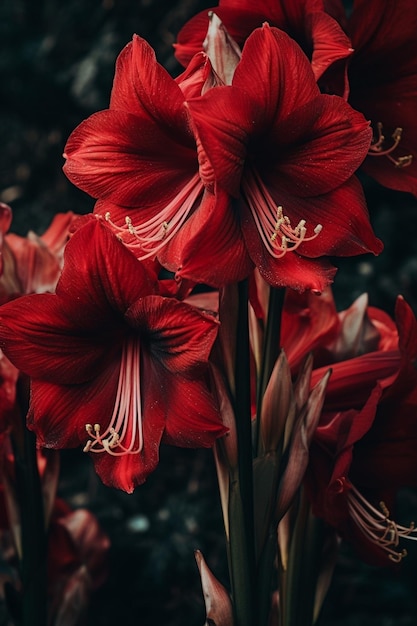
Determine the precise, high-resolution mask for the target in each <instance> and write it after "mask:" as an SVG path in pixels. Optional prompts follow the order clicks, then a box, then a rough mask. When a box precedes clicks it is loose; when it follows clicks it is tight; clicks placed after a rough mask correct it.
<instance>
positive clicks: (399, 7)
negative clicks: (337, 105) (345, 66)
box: [335, 0, 417, 195]
mask: <svg viewBox="0 0 417 626" xmlns="http://www.w3.org/2000/svg"><path fill="white" fill-rule="evenodd" d="M335 4H337V5H339V12H341V11H343V7H342V3H341V2H340V1H339V0H337V2H336V3H335ZM346 29H347V32H348V34H349V36H350V37H351V40H352V46H353V48H354V54H353V55H352V57H351V59H350V64H349V72H348V77H349V84H350V95H349V102H350V103H351V104H352V106H353V107H354V108H355V109H357V110H358V111H361V112H362V113H363V114H364V115H365V117H366V118H367V119H370V120H371V121H372V126H373V129H374V139H373V142H372V145H371V149H370V151H369V156H368V158H367V159H366V160H365V162H364V165H363V168H364V170H365V171H366V172H367V173H368V174H370V175H371V176H373V177H374V178H375V179H376V180H377V181H378V182H379V183H381V184H382V185H385V186H386V187H390V188H392V189H398V190H401V191H409V192H411V193H413V194H414V195H417V121H416V115H415V111H416V107H417V38H416V36H415V34H416V31H417V8H416V5H415V2H413V0H398V1H397V2H390V0H355V2H354V5H353V11H352V14H351V16H350V18H349V20H348V21H347V25H346Z"/></svg>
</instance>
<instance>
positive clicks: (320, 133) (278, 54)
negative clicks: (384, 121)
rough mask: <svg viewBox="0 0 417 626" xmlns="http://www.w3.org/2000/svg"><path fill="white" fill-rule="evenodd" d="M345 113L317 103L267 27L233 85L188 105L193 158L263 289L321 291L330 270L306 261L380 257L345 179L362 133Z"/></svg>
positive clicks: (336, 103)
mask: <svg viewBox="0 0 417 626" xmlns="http://www.w3.org/2000/svg"><path fill="white" fill-rule="evenodd" d="M213 65H214V66H216V65H221V64H220V63H218V62H217V58H216V59H214V62H213ZM261 103H262V106H261ZM345 106H346V103H345V102H344V101H343V100H342V99H341V98H337V97H334V96H326V95H322V94H320V92H319V89H318V87H317V85H316V82H315V80H314V76H313V74H312V72H311V68H310V66H309V64H308V62H307V59H306V58H305V56H304V55H303V54H302V52H301V51H300V49H299V48H298V46H296V45H295V44H294V42H293V41H292V40H291V39H290V38H289V37H288V36H287V35H286V34H285V33H283V32H281V31H279V30H277V29H271V28H269V27H268V26H264V27H263V28H262V29H258V30H256V31H254V32H253V33H252V35H251V36H250V37H249V38H248V40H247V42H246V44H245V47H244V49H243V53H242V58H241V60H240V62H239V63H238V64H237V66H236V70H235V72H234V75H233V79H232V84H231V85H227V86H222V87H216V88H215V89H210V90H208V91H207V92H206V93H205V94H204V95H203V96H201V97H199V98H192V99H190V100H189V101H188V107H189V109H190V111H191V115H192V121H193V124H194V125H195V127H196V129H197V133H198V138H199V141H200V142H201V151H200V159H201V160H202V161H204V162H205V163H209V164H210V166H211V168H212V170H213V173H214V179H215V180H216V183H217V185H218V187H219V188H223V189H225V190H226V192H227V193H228V194H229V196H230V198H231V199H233V200H232V207H233V208H234V210H235V211H236V212H237V216H236V219H238V220H239V224H240V228H241V231H242V235H243V238H244V241H245V244H246V247H247V250H248V252H249V255H250V257H251V259H252V260H253V261H254V263H255V265H256V266H257V267H258V268H259V271H260V273H261V274H262V276H263V277H264V278H265V280H266V281H267V282H269V283H270V284H273V285H289V286H292V287H293V288H296V289H302V288H306V287H308V288H316V289H318V290H321V289H322V288H323V287H324V285H325V284H326V282H328V281H329V274H330V269H329V267H325V266H324V265H322V266H321V267H320V264H319V262H318V261H312V258H314V257H319V256H325V255H330V254H335V255H349V254H358V253H360V252H363V251H364V250H365V249H368V250H372V251H374V252H377V251H379V250H380V242H378V240H377V239H376V238H375V236H374V235H373V234H372V231H371V229H370V227H369V222H368V218H367V212H366V208H365V205H364V203H363V198H362V195H361V193H362V192H361V188H360V186H359V184H358V182H357V181H356V179H355V178H354V177H353V176H352V175H353V173H354V171H355V170H356V168H357V167H358V166H359V162H360V161H361V159H362V158H363V155H364V154H365V150H367V147H368V145H369V144H368V141H369V129H368V128H367V123H364V119H363V118H362V116H359V117H358V116H357V113H356V112H354V111H353V110H352V109H350V108H345ZM342 163H343V165H342ZM319 170H321V172H322V173H323V172H324V173H325V174H324V175H319ZM336 207H337V208H336ZM333 208H334V209H335V210H334V211H333ZM348 216H349V218H348ZM216 217H218V221H217V228H218V229H221V214H220V213H214V214H213V216H212V220H215V219H216ZM306 217H308V220H309V225H307V226H306V221H305V218H306ZM347 218H348V219H347ZM351 220H352V221H351ZM190 222H191V220H190ZM311 223H312V224H311ZM359 224H361V226H359ZM187 226H188V223H187V224H185V227H184V229H183V232H184V233H186V231H187ZM362 227H363V230H362ZM190 235H191V233H190ZM184 236H185V235H184ZM176 243H177V242H176V241H175V240H174V241H172V243H171V248H174V247H175V246H176ZM191 264H192V262H191V261H190V265H191ZM182 265H183V269H182V270H181V271H182V272H184V271H186V262H185V259H184V255H183V256H182Z"/></svg>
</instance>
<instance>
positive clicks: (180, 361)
mask: <svg viewBox="0 0 417 626" xmlns="http://www.w3.org/2000/svg"><path fill="white" fill-rule="evenodd" d="M216 333H217V322H216V321H215V320H214V319H213V318H212V317H210V316H208V315H204V314H202V313H200V312H199V311H198V310H197V309H195V308H193V307H191V306H189V305H187V304H185V303H183V302H178V301H177V300H174V299H171V298H164V297H162V296H159V295H158V294H157V292H156V286H155V284H154V282H153V281H151V280H150V279H149V278H148V276H147V274H146V273H145V270H144V269H143V267H142V266H141V264H140V263H138V261H137V260H136V259H135V257H134V256H133V255H132V254H131V252H130V251H128V250H127V249H126V248H125V246H123V244H121V243H120V242H119V241H118V240H117V238H116V237H115V236H114V235H113V234H112V233H111V232H110V231H109V229H108V228H106V226H104V225H103V224H102V223H101V222H99V221H98V220H92V221H90V222H89V223H87V224H86V225H85V226H84V227H83V228H81V229H80V230H78V231H77V232H76V233H75V234H74V235H73V237H72V239H71V240H70V242H69V243H68V245H67V248H66V251H65V262H64V268H63V272H62V276H61V278H60V280H59V282H58V284H57V287H56V293H55V294H34V295H29V296H23V297H22V298H18V299H16V300H14V301H13V302H10V303H7V304H5V305H3V306H2V307H1V308H0V345H1V346H2V348H3V349H4V351H5V352H6V354H7V355H8V357H9V358H10V359H11V361H12V362H13V363H14V364H15V365H16V366H17V367H18V368H19V369H20V370H21V371H22V372H24V373H26V374H28V375H29V376H30V377H31V378H32V395H31V404H30V409H29V415H28V424H29V427H30V428H31V429H33V430H34V431H35V432H36V434H37V436H38V440H39V444H40V445H42V446H44V447H50V448H62V447H71V446H76V445H79V444H80V443H83V444H84V446H85V448H84V449H85V451H87V452H90V453H91V454H92V456H93V458H94V461H95V465H96V469H97V471H98V473H99V475H100V476H101V478H102V480H103V481H104V482H105V483H106V484H109V485H112V486H115V487H118V488H121V489H124V490H126V491H128V492H131V491H132V490H133V489H134V487H135V486H136V485H138V484H140V483H142V482H143V481H144V480H145V479H146V477H147V476H148V474H149V473H150V472H151V471H152V470H154V469H155V467H156V465H157V463H158V454H159V444H160V442H161V441H162V442H165V443H170V444H173V445H178V446H191V447H208V446H211V445H212V444H213V442H214V440H215V438H216V437H218V436H220V435H222V434H224V432H225V428H224V427H223V425H222V424H221V422H220V419H219V415H218V411H217V407H216V406H215V405H214V401H213V399H212V396H211V394H210V392H209V389H208V387H207V385H206V379H205V375H206V367H207V360H208V357H209V353H210V350H211V347H212V344H213V342H214V340H215V337H216Z"/></svg>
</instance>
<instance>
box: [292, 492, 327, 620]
mask: <svg viewBox="0 0 417 626" xmlns="http://www.w3.org/2000/svg"><path fill="white" fill-rule="evenodd" d="M323 541H324V538H323V523H322V521H321V520H319V519H318V518H316V517H314V516H313V515H312V513H311V508H310V504H309V502H308V500H307V497H306V496H305V494H304V493H303V492H301V496H300V505H299V510H298V512H297V519H296V523H295V527H294V532H293V536H292V539H291V547H290V554H289V560H288V569H287V571H286V572H285V575H284V577H283V583H284V584H283V593H282V597H283V604H282V608H283V618H282V626H312V624H313V623H314V604H315V597H316V588H317V581H318V577H319V573H320V565H321V563H320V561H321V556H322V550H323ZM301 598H302V601H300V599H301Z"/></svg>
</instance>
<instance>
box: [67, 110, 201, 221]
mask: <svg viewBox="0 0 417 626" xmlns="http://www.w3.org/2000/svg"><path fill="white" fill-rule="evenodd" d="M65 156H66V158H67V161H66V163H65V165H64V172H65V174H66V175H67V176H68V178H69V179H70V180H71V181H72V182H73V183H74V184H75V185H77V187H79V188H80V189H83V190H84V191H86V192H87V193H89V194H90V195H91V196H93V197H94V198H104V199H109V200H110V201H112V202H115V203H116V204H122V205H125V206H128V207H135V206H145V207H149V206H151V207H156V209H157V208H158V207H160V205H161V203H162V204H168V202H169V200H170V199H171V198H172V197H173V196H175V195H176V194H177V193H178V191H180V190H181V188H182V187H183V186H184V185H185V184H186V183H187V182H188V180H189V179H190V178H191V177H192V176H193V174H195V173H196V171H197V160H196V153H195V148H194V149H192V148H190V147H189V146H188V145H186V144H185V142H183V143H180V142H179V141H178V137H177V136H176V134H175V133H171V134H168V133H167V132H166V129H164V127H163V126H162V124H161V123H160V121H159V120H155V119H154V118H153V117H152V116H151V115H148V116H147V117H146V116H145V115H143V116H142V117H139V116H137V115H132V114H131V113H128V112H126V111H115V110H106V111H99V112H98V113H95V114H94V115H92V116H91V117H89V118H88V119H87V120H85V121H84V122H82V123H81V124H80V125H79V126H78V127H77V128H76V129H75V130H74V131H73V133H72V134H71V136H70V138H69V139H68V142H67V145H66V147H65ZM156 190H159V193H155V192H156Z"/></svg>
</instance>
